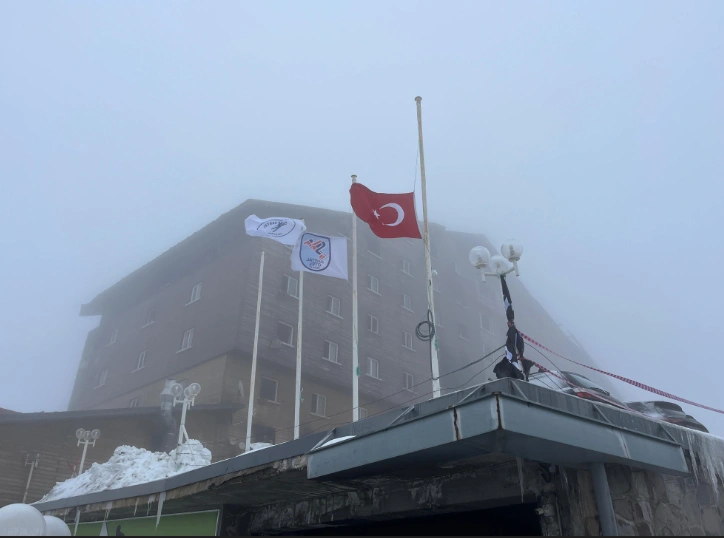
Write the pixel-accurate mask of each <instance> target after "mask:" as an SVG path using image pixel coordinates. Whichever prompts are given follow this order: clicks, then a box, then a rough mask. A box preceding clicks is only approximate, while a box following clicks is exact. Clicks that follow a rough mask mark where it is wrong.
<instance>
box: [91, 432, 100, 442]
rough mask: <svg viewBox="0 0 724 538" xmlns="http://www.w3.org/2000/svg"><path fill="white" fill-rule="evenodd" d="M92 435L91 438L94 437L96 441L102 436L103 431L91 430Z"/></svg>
mask: <svg viewBox="0 0 724 538" xmlns="http://www.w3.org/2000/svg"><path fill="white" fill-rule="evenodd" d="M90 436H91V439H93V440H94V441H97V440H98V439H100V437H101V431H100V430H98V429H95V430H93V431H92V432H91V434H90Z"/></svg>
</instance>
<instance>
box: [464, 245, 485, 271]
mask: <svg viewBox="0 0 724 538" xmlns="http://www.w3.org/2000/svg"><path fill="white" fill-rule="evenodd" d="M468 259H469V260H470V264H471V265H472V266H473V267H475V268H476V269H481V270H483V271H484V270H485V269H487V268H488V264H489V263H490V251H489V250H488V249H487V248H485V247H473V248H472V249H471V250H470V254H469V255H468Z"/></svg>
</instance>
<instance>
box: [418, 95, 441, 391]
mask: <svg viewBox="0 0 724 538" xmlns="http://www.w3.org/2000/svg"><path fill="white" fill-rule="evenodd" d="M415 102H416V103H417V132H418V135H419V139H420V183H421V184H422V219H423V222H424V231H425V267H426V269H427V304H428V308H429V309H430V313H431V314H432V321H433V326H434V323H435V292H434V291H433V287H432V262H431V261H430V233H429V231H428V228H427V184H426V182H425V151H424V150H423V147H422V97H415ZM430 366H431V369H432V397H433V398H439V397H440V366H439V364H438V359H437V334H433V337H432V342H431V345H430Z"/></svg>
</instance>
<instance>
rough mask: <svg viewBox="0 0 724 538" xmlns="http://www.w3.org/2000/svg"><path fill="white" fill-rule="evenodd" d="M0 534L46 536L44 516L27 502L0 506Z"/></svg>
mask: <svg viewBox="0 0 724 538" xmlns="http://www.w3.org/2000/svg"><path fill="white" fill-rule="evenodd" d="M0 536H47V527H46V523H45V518H44V517H43V514H41V513H40V512H39V511H38V509H37V508H35V507H33V506H30V505H29V504H9V505H7V506H3V507H2V508H0Z"/></svg>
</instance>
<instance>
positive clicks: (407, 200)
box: [349, 183, 422, 239]
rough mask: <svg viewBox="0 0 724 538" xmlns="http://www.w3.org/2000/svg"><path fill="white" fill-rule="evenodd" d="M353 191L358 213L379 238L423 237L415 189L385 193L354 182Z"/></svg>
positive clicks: (355, 208) (351, 193)
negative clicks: (418, 220) (405, 191)
mask: <svg viewBox="0 0 724 538" xmlns="http://www.w3.org/2000/svg"><path fill="white" fill-rule="evenodd" d="M349 194H350V201H351V204H352V209H353V210H354V212H355V215H357V216H358V217H359V218H360V219H361V220H363V221H365V222H366V223H367V224H368V225H369V227H370V230H372V233H373V234H375V235H376V236H377V237H381V238H383V239H393V238H397V237H409V238H411V239H422V236H421V235H420V227H419V226H418V224H417V215H416V214H415V193H414V192H408V193H404V194H384V193H378V192H374V191H372V190H370V189H368V188H367V187H365V186H364V185H362V184H361V183H353V184H352V187H351V188H350V189H349Z"/></svg>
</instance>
